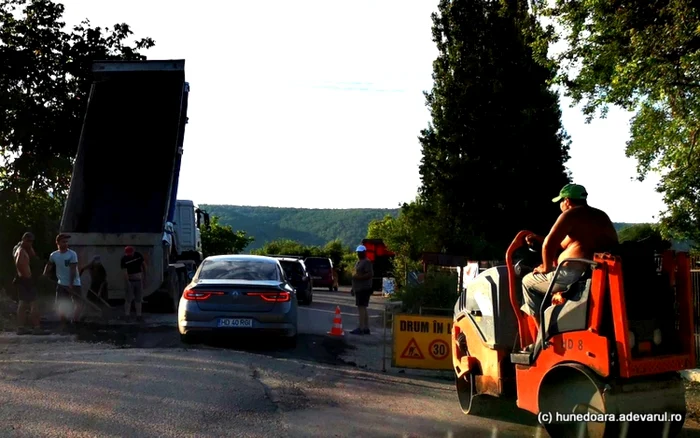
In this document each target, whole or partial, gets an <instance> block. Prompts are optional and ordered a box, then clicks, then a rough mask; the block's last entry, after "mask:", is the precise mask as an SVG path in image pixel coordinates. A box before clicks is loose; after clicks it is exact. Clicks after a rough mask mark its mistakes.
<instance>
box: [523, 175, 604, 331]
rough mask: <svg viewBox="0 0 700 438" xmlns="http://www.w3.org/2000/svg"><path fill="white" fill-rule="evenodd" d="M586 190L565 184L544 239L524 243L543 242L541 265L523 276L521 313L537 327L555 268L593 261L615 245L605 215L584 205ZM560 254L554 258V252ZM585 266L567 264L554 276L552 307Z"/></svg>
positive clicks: (527, 238) (579, 186)
mask: <svg viewBox="0 0 700 438" xmlns="http://www.w3.org/2000/svg"><path fill="white" fill-rule="evenodd" d="M587 198H588V193H587V192H586V189H585V188H584V187H583V186H581V185H578V184H567V185H565V186H564V187H563V188H562V189H561V191H560V192H559V196H557V197H556V198H554V199H552V202H558V203H559V207H560V208H561V211H562V213H561V215H559V218H558V219H557V221H556V222H555V224H554V226H553V227H552V229H551V230H550V232H549V234H548V235H547V237H545V238H544V239H543V238H542V237H541V236H536V235H534V234H531V235H529V236H527V237H526V240H527V243H528V244H531V243H532V242H533V241H534V240H538V241H540V242H542V262H543V263H542V264H541V265H540V266H538V267H536V268H535V269H534V270H533V271H532V273H530V274H527V275H526V276H525V277H523V281H522V283H523V297H524V299H525V300H524V304H523V306H522V307H521V309H522V311H523V312H525V313H527V314H528V315H531V316H533V317H534V318H535V321H536V322H537V325H538V326H539V324H540V321H539V311H540V306H541V305H542V300H543V299H544V294H545V293H547V289H548V288H549V284H550V282H551V281H552V278H553V277H554V272H555V270H556V268H557V265H558V264H559V263H561V262H562V261H563V260H565V259H570V258H584V259H592V258H593V254H594V253H596V252H600V251H607V250H609V249H611V247H613V246H615V245H617V244H618V239H617V231H616V230H615V227H614V226H613V223H612V221H611V220H610V218H609V217H608V215H607V214H605V212H603V211H601V210H598V209H597V208H593V207H591V206H589V205H588V202H587ZM559 251H561V253H560V254H559V257H558V258H557V253H558V252H559ZM586 268H587V267H586V266H580V264H576V266H575V264H574V263H567V264H566V265H565V266H562V267H561V269H560V270H559V275H558V276H557V283H556V284H555V285H554V288H553V289H552V292H553V295H552V304H555V305H556V304H561V303H563V298H562V296H561V292H562V291H564V290H566V288H567V287H568V286H569V285H571V284H572V283H574V282H575V281H576V280H578V278H579V277H580V276H581V275H582V274H583V273H584V272H585V270H586Z"/></svg>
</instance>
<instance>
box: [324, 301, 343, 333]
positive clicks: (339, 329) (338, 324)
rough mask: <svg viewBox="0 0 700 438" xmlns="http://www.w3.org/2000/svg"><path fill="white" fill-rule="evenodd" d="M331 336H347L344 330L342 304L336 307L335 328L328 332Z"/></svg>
mask: <svg viewBox="0 0 700 438" xmlns="http://www.w3.org/2000/svg"><path fill="white" fill-rule="evenodd" d="M328 334H329V335H331V336H345V332H344V331H343V320H342V318H341V317H340V306H336V307H335V316H334V317H333V328H331V331H329V332H328Z"/></svg>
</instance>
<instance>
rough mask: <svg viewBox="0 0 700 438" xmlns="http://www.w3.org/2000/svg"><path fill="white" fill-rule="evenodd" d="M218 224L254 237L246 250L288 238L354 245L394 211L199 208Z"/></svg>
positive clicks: (207, 206)
mask: <svg viewBox="0 0 700 438" xmlns="http://www.w3.org/2000/svg"><path fill="white" fill-rule="evenodd" d="M200 208H201V209H203V210H206V211H207V213H209V214H210V215H213V216H218V217H219V219H220V221H221V223H222V224H224V225H231V227H233V229H234V230H242V231H245V232H246V233H248V235H249V236H253V237H255V242H253V243H252V244H251V245H250V246H249V247H248V248H247V249H246V251H249V250H251V249H257V248H260V247H262V246H263V245H264V244H265V243H266V242H270V241H272V240H277V239H292V240H296V241H299V242H301V243H303V244H305V245H325V244H326V243H327V242H328V241H330V240H333V239H340V240H341V241H342V242H343V244H344V245H347V246H354V245H358V244H359V243H360V242H361V241H362V239H364V238H365V237H366V236H367V225H368V224H369V223H370V222H371V221H372V220H373V219H382V218H384V217H385V216H386V215H392V216H394V217H396V216H397V215H398V214H399V210H398V209H371V208H358V209H347V210H332V209H307V208H276V207H246V206H239V205H200Z"/></svg>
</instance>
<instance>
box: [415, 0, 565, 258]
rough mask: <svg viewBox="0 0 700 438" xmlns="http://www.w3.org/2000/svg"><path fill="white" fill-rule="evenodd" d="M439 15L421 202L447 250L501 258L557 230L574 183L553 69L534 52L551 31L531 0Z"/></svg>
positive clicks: (474, 2) (456, 0) (472, 4)
mask: <svg viewBox="0 0 700 438" xmlns="http://www.w3.org/2000/svg"><path fill="white" fill-rule="evenodd" d="M432 18H433V40H434V42H435V44H436V45H437V48H438V52H439V55H438V57H437V59H436V60H435V62H434V64H433V67H434V73H433V79H434V86H433V88H432V90H431V91H430V92H429V93H426V100H427V105H428V107H429V108H430V112H431V116H432V122H431V123H430V124H429V127H428V128H427V129H425V130H423V131H422V132H421V136H420V142H421V145H422V150H423V159H422V162H421V165H420V174H421V180H422V186H421V189H420V194H421V198H422V199H423V202H424V203H425V205H426V206H427V207H426V208H425V211H426V212H430V213H429V214H430V215H432V218H431V221H433V222H434V223H435V224H436V227H437V228H436V237H437V242H438V246H439V247H441V248H443V249H445V251H446V252H449V253H453V254H464V255H469V256H470V257H474V258H490V257H502V255H503V252H504V251H505V249H506V247H507V244H508V243H509V242H510V240H511V239H512V238H513V236H514V235H515V234H516V233H517V231H519V230H521V229H531V230H532V231H535V232H539V233H546V232H547V231H548V230H549V228H550V227H551V225H552V224H553V223H554V220H555V219H556V215H557V213H558V206H557V205H555V204H553V203H552V202H551V199H552V198H553V197H554V196H556V194H557V193H558V192H559V190H560V189H561V187H562V186H563V185H565V184H566V183H568V182H569V175H568V173H567V171H566V169H565V167H564V163H565V162H566V161H567V160H568V158H569V156H568V148H569V141H568V136H567V134H566V133H565V132H564V130H563V128H562V125H561V121H560V117H561V114H560V109H559V100H558V96H557V94H556V93H555V92H553V91H551V90H550V89H549V88H548V82H549V81H550V80H552V78H553V77H554V72H553V70H552V69H551V68H550V67H549V66H543V65H540V64H538V63H537V62H536V61H535V60H534V58H533V49H532V48H531V44H532V43H533V42H534V41H535V39H534V38H535V36H538V35H539V34H541V33H542V29H541V28H540V27H539V25H538V23H537V21H536V20H535V18H534V16H532V15H531V14H530V13H529V12H528V4H527V0H506V1H503V2H494V1H490V0H441V1H440V2H439V5H438V12H437V13H434V14H433V15H432ZM539 47H540V48H539V49H538V50H540V51H542V50H545V51H546V44H540V45H539Z"/></svg>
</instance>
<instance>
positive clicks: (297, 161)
mask: <svg viewBox="0 0 700 438" xmlns="http://www.w3.org/2000/svg"><path fill="white" fill-rule="evenodd" d="M62 3H63V4H64V5H65V6H66V11H65V15H64V20H65V21H66V23H67V24H69V25H72V24H77V23H78V22H79V21H80V20H82V19H84V18H89V19H90V21H91V22H92V24H94V25H100V26H103V25H107V26H111V25H113V24H115V23H121V22H126V23H128V24H129V25H131V26H132V29H133V30H134V34H135V36H137V37H144V36H150V37H152V38H153V39H154V40H155V42H156V45H155V47H154V48H152V49H150V50H148V51H146V52H145V53H144V54H145V55H146V56H148V58H149V59H185V75H186V80H187V81H188V82H189V83H190V87H191V91H190V101H189V111H188V116H189V120H190V121H189V124H188V125H187V128H186V132H185V146H184V150H185V153H184V156H183V163H182V170H181V175H180V187H179V193H178V198H179V199H192V200H194V201H195V202H196V203H199V204H233V205H260V206H274V207H304V208H362V207H367V208H396V207H397V205H398V204H399V203H401V202H408V201H411V200H412V199H414V198H415V195H416V192H417V189H418V186H419V185H420V176H419V173H418V166H419V163H420V159H421V151H420V144H419V142H418V135H419V134H420V130H421V129H423V128H425V127H426V126H427V124H428V122H429V121H430V117H429V113H428V110H427V108H426V107H425V100H424V97H423V94H422V92H423V91H424V90H429V89H430V88H431V86H432V78H431V74H432V62H433V60H434V59H435V56H436V54H437V50H436V48H435V46H434V44H433V42H432V40H431V24H432V23H431V19H430V14H431V13H432V12H433V11H435V10H436V8H437V3H438V2H437V0H431V1H406V0H354V1H352V2H350V1H347V0H346V1H328V0H315V1H311V0H297V1H293V2H292V1H289V0H267V1H264V2H256V1H242V0H228V1H223V0H216V1H214V0H202V1H199V2H192V1H179V0H167V1H165V0H139V1H136V0H120V1H113V0H99V1H96V0H63V1H62ZM562 105H563V124H564V127H565V128H566V130H567V131H568V132H569V134H570V135H571V137H572V141H573V143H572V146H571V152H570V155H571V157H572V158H571V160H569V162H568V163H567V167H568V168H569V169H570V170H571V171H572V173H573V177H574V182H576V183H578V184H583V185H585V186H586V188H587V189H588V192H589V202H590V204H591V205H593V206H596V207H599V208H602V209H603V210H605V211H606V212H607V213H608V214H609V215H610V216H611V218H612V219H613V221H616V222H651V221H655V219H654V217H655V216H656V215H657V214H658V212H659V210H660V209H662V208H663V204H662V202H661V196H660V195H659V194H657V193H656V192H655V191H654V186H655V184H656V183H657V182H658V178H657V179H654V180H651V181H646V182H644V183H639V182H636V181H631V180H630V179H631V178H632V177H634V176H635V162H634V160H632V159H628V158H626V157H625V152H624V150H625V142H626V141H627V139H628V138H629V125H628V123H629V115H628V114H626V113H624V112H622V111H619V110H611V111H610V114H609V115H608V118H607V119H606V120H596V121H594V122H592V123H591V124H590V125H586V124H585V121H584V117H583V115H581V113H580V111H579V109H578V108H569V107H568V102H563V103H562ZM358 183H360V184H358ZM456 189H460V188H456ZM461 189H462V190H469V189H470V188H468V187H463V188H461ZM472 189H475V190H483V188H482V187H480V186H479V184H478V183H477V182H475V185H474V187H473V188H472ZM531 189H532V191H533V195H534V196H547V197H554V196H556V195H557V193H537V188H536V187H532V188H531ZM640 201H641V202H640Z"/></svg>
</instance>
